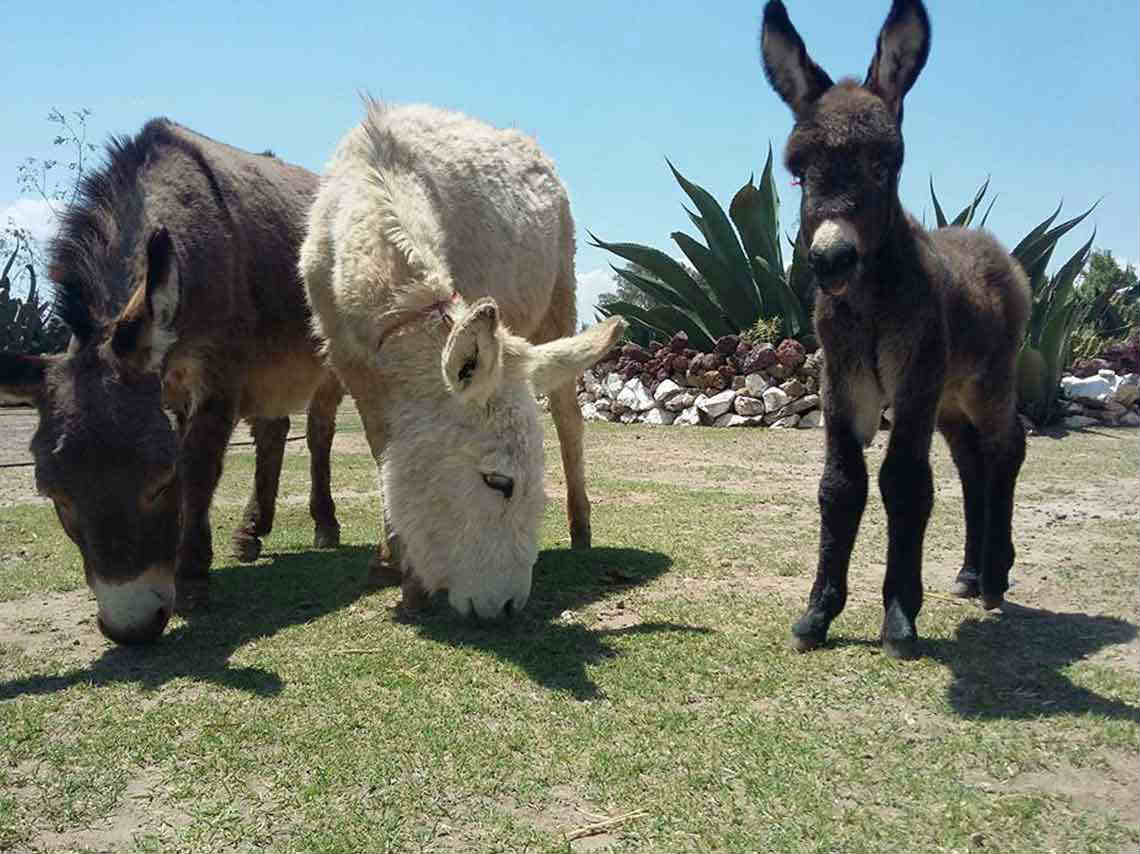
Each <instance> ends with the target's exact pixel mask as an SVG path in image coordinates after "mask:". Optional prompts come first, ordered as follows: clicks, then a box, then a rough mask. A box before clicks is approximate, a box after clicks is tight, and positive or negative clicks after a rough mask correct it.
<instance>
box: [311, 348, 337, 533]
mask: <svg viewBox="0 0 1140 854" xmlns="http://www.w3.org/2000/svg"><path fill="white" fill-rule="evenodd" d="M343 397H344V387H343V386H342V385H341V384H340V380H338V379H337V378H336V376H335V375H334V374H333V373H332V372H331V371H330V372H329V374H328V377H327V378H326V379H325V380H324V382H322V383H321V384H320V385H319V386H317V390H316V392H314V393H313V399H312V400H311V401H309V412H308V419H307V422H306V429H305V438H306V441H307V443H308V446H309V515H311V516H312V517H313V546H314V547H315V548H318V549H335V548H336V547H337V546H339V545H340V523H338V522H337V520H336V504H335V503H334V502H333V497H332V474H331V468H332V464H331V454H332V442H333V434H334V433H335V432H336V408H337V406H339V405H340V402H341V399H342V398H343Z"/></svg>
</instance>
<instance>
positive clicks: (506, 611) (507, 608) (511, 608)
mask: <svg viewBox="0 0 1140 854" xmlns="http://www.w3.org/2000/svg"><path fill="white" fill-rule="evenodd" d="M514 613H515V600H514V599H508V600H507V604H505V605H504V606H503V616H504V617H506V618H508V619H510V618H511V617H512V616H514Z"/></svg>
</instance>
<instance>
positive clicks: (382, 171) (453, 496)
mask: <svg viewBox="0 0 1140 854" xmlns="http://www.w3.org/2000/svg"><path fill="white" fill-rule="evenodd" d="M366 106H367V110H368V115H367V117H366V118H365V120H364V122H363V123H362V124H361V125H359V126H358V127H356V128H353V129H352V130H351V131H349V133H348V134H347V135H346V136H345V137H344V139H342V140H341V143H340V145H339V147H338V148H337V151H336V153H335V154H334V155H333V158H332V160H331V162H330V163H329V165H328V168H327V169H326V172H325V175H324V178H323V180H322V183H321V189H320V192H319V193H318V195H317V199H316V202H315V203H314V205H313V208H312V210H311V212H310V215H309V226H308V234H307V236H306V238H305V242H304V245H303V246H302V248H301V261H300V266H301V273H302V275H303V276H304V279H305V286H306V289H307V291H308V295H309V302H310V304H311V306H312V309H313V316H314V318H315V323H316V326H317V332H318V334H319V335H321V337H323V338H324V339H325V341H326V342H327V348H328V353H329V356H330V358H331V360H332V364H333V367H334V368H335V370H336V371H337V373H338V374H339V375H340V376H341V378H342V379H343V380H344V382H345V384H346V385H347V386H348V389H349V391H350V392H351V393H352V395H353V397H354V398H355V399H356V405H357V408H358V409H359V411H360V414H361V417H362V418H363V420H364V428H365V431H366V433H367V435H368V442H369V445H370V446H371V448H372V454H373V456H374V457H375V459H376V461H377V464H378V465H380V467H381V474H380V483H381V490H382V493H383V500H384V510H385V518H386V522H387V524H386V525H385V524H383V522H382V529H383V528H384V527H387V526H391V527H392V528H394V529H395V533H396V534H397V535H398V536H399V541H400V543H401V548H399V549H394V550H393V551H394V552H398V554H395V555H394V558H395V560H396V561H397V563H398V566H399V568H400V569H401V570H402V573H403V593H404V600H405V602H406V603H408V604H412V605H415V604H418V603H419V601H420V600H421V598H422V596H423V595H424V594H425V593H432V592H434V591H436V590H442V589H446V590H447V591H448V598H449V601H450V602H451V605H452V607H454V608H455V609H456V610H457V611H459V612H460V613H462V614H468V613H471V612H472V611H474V613H475V614H477V615H478V616H479V617H483V618H491V617H496V616H498V615H500V614H504V613H505V614H508V615H509V614H510V613H512V611H518V610H519V609H521V608H522V607H523V605H525V604H526V601H527V598H528V597H529V595H530V586H531V571H532V568H533V566H534V562H535V559H536V558H537V555H538V529H539V522H540V517H541V514H542V507H543V501H544V495H543V489H542V476H543V449H542V428H541V424H540V422H539V417H538V408H537V405H536V403H535V398H534V392H535V390H538V391H545V392H547V393H548V394H549V395H550V410H551V413H552V415H553V417H554V422H555V425H556V427H557V429H558V438H559V442H560V444H561V446H562V464H563V467H564V469H565V473H566V492H567V506H568V515H569V518H570V532H571V542H572V545H573V546H574V547H575V548H586V547H589V545H590V502H589V500H588V499H587V497H586V489H585V470H584V465H583V459H582V431H583V425H582V416H581V413H580V411H579V410H578V405H577V401H576V399H575V389H574V385H575V380H576V379H577V377H578V375H579V374H580V373H581V372H582V370H583V369H584V368H586V367H588V366H589V365H591V364H593V363H594V362H596V361H597V360H598V359H599V358H601V356H602V355H604V354H605V353H606V352H607V351H608V350H609V349H610V348H611V347H613V346H614V344H615V343H616V342H617V340H618V339H619V338H620V336H621V334H622V332H623V330H624V328H625V322H624V321H623V320H622V319H621V318H611V319H610V320H608V321H606V322H605V323H602V324H599V325H597V326H594V327H592V328H591V329H589V330H587V331H585V332H583V333H581V334H580V335H576V336H573V332H574V327H575V323H576V317H575V315H576V312H575V307H574V290H575V280H574V261H573V256H574V224H573V221H572V220H571V218H570V205H569V202H568V200H567V196H566V190H565V188H564V187H563V186H562V183H561V181H559V180H558V177H557V176H556V175H555V172H554V166H553V164H552V163H551V162H550V160H549V159H548V158H547V157H546V156H545V155H543V153H542V152H541V150H540V149H539V148H538V145H537V144H536V143H535V142H534V141H533V140H532V139H530V138H528V137H527V136H525V135H523V134H521V133H518V132H516V131H505V130H498V129H495V128H492V127H490V126H488V125H486V124H483V123H482V122H478V121H475V120H473V119H470V118H468V117H466V116H463V115H460V114H458V113H452V112H447V111H444V110H439V109H435V108H432V107H426V106H401V107H396V106H391V107H389V106H385V105H381V104H379V103H376V102H374V101H371V100H369V101H368V102H367V104H366ZM571 336H572V337H571ZM531 342H533V343H531ZM384 546H385V534H384V531H383V530H382V531H381V549H382V550H383V549H384Z"/></svg>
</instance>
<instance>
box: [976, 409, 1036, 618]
mask: <svg viewBox="0 0 1140 854" xmlns="http://www.w3.org/2000/svg"><path fill="white" fill-rule="evenodd" d="M987 445H988V447H987V448H986V480H985V490H986V515H985V539H984V545H983V552H982V554H983V557H982V567H981V593H982V606H983V607H984V608H987V609H990V608H997V607H998V606H1000V605H1001V603H1002V599H1003V597H1004V596H1005V592H1006V591H1007V590H1008V589H1009V570H1010V568H1011V567H1012V566H1013V559H1014V548H1013V490H1014V486H1015V484H1016V483H1017V475H1018V473H1019V472H1020V471H1021V464H1022V462H1024V461H1025V431H1024V430H1023V429H1022V427H1021V423H1020V422H1019V421H1018V420H1017V417H1016V416H1013V417H1011V418H1009V420H1008V422H1007V426H1006V428H1005V429H1004V430H1002V431H1001V432H1000V433H999V434H998V435H997V436H996V437H994V439H993V441H992V442H990V443H987Z"/></svg>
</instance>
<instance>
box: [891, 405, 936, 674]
mask: <svg viewBox="0 0 1140 854" xmlns="http://www.w3.org/2000/svg"><path fill="white" fill-rule="evenodd" d="M908 409H910V408H909V407H908ZM895 411H896V418H895V425H894V426H893V427H892V429H891V438H890V442H889V443H888V445H887V456H886V459H884V460H883V466H882V468H880V469H879V492H880V493H881V494H882V497H883V506H884V507H885V508H886V511H887V572H886V577H885V578H884V579H883V608H884V614H883V628H882V632H881V635H880V640H881V641H882V644H883V651H884V652H885V653H887V654H888V655H890V656H893V657H895V658H913V657H914V656H915V655H916V654H917V652H918V648H917V647H918V627H917V625H916V620H917V619H918V612H919V610H920V609H921V608H922V542H923V538H924V537H925V535H926V523H927V521H928V520H929V519H930V511H931V510H932V509H933V508H934V476H933V474H932V472H931V469H930V442H931V438H932V437H933V435H934V407H933V405H931V406H928V407H922V408H921V409H919V410H918V411H917V412H916V411H915V410H914V409H910V411H909V412H908V411H906V410H901V409H900V407H899V406H898V405H897V404H896V408H895Z"/></svg>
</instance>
